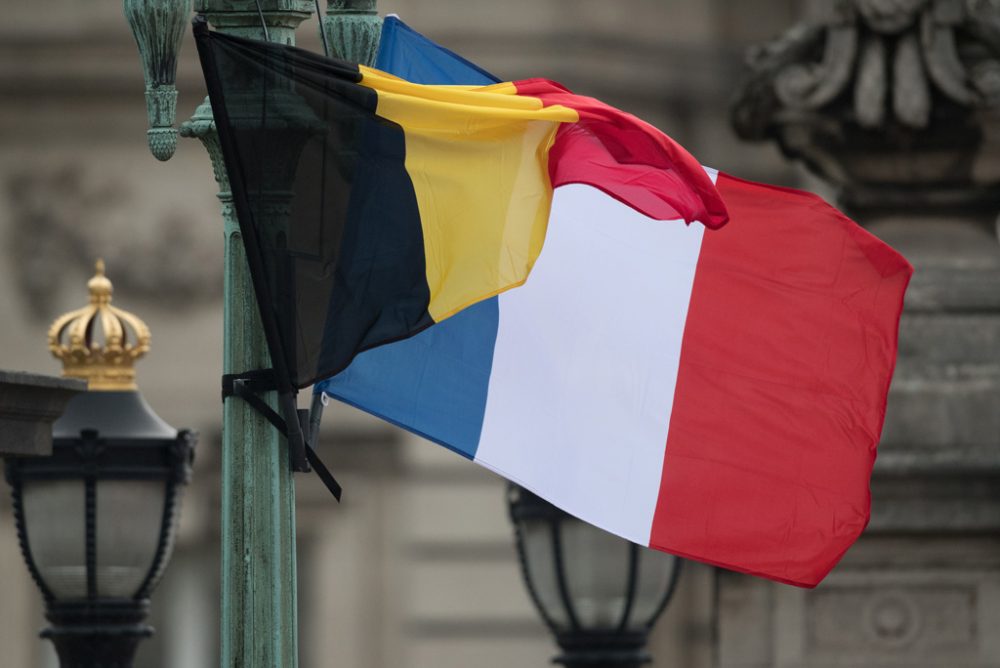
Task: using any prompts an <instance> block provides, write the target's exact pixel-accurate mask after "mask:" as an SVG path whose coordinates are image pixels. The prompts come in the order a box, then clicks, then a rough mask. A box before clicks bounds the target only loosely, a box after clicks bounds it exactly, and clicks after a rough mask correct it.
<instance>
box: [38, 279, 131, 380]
mask: <svg viewBox="0 0 1000 668" xmlns="http://www.w3.org/2000/svg"><path fill="white" fill-rule="evenodd" d="M96 270H97V271H96V273H95V274H94V277H93V278H91V279H90V280H89V281H88V282H87V289H88V290H90V304H89V305H87V306H84V307H83V308H81V309H77V310H76V311H71V312H69V313H66V314H65V315H62V316H60V317H59V318H56V321H55V322H53V323H52V326H51V327H49V350H51V351H52V354H53V355H54V356H55V357H57V358H58V359H60V360H62V363H63V376H66V377H68V378H83V379H84V380H86V381H87V384H88V389H90V390H103V391H113V390H135V389H136V385H135V368H134V367H133V364H134V362H135V360H137V359H139V358H140V357H142V356H143V355H145V354H146V353H147V352H148V351H149V339H150V335H149V328H148V327H147V326H146V323H144V322H143V321H142V320H140V319H139V318H137V317H136V316H134V315H133V314H131V313H128V312H127V311H122V310H121V309H118V308H115V307H114V306H111V293H112V292H114V288H113V286H112V285H111V281H109V280H108V278H107V277H106V276H105V275H104V260H98V261H97V265H96Z"/></svg>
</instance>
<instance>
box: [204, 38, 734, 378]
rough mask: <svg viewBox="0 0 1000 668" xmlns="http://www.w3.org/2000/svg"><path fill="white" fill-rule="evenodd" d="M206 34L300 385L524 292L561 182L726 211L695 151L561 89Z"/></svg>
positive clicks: (264, 274) (253, 238) (278, 332)
mask: <svg viewBox="0 0 1000 668" xmlns="http://www.w3.org/2000/svg"><path fill="white" fill-rule="evenodd" d="M195 32H196V38H197V42H198V47H199V53H200V55H201V59H202V65H203V69H204V71H205V79H206V82H207V84H208V90H209V96H210V98H211V102H212V109H213V113H214V116H215V119H216V123H217V126H218V130H219V136H220V143H221V147H222V151H223V154H224V157H225V163H226V169H227V173H228V175H229V179H230V183H231V186H232V191H233V197H234V203H235V206H236V209H237V214H238V217H239V220H240V225H241V229H242V231H243V233H244V235H245V236H246V237H248V256H249V258H250V260H251V265H252V269H253V273H254V277H255V280H256V281H257V282H256V283H255V287H256V288H257V293H258V300H259V302H260V304H261V314H262V316H263V318H264V325H265V328H269V329H270V330H273V331H272V334H270V335H269V343H270V345H271V348H272V356H273V355H275V354H278V355H281V356H283V357H284V360H283V361H284V363H285V364H284V366H285V367H287V371H288V375H289V377H290V382H291V384H292V385H293V386H295V387H305V386H307V385H310V384H312V383H313V382H314V381H315V380H317V379H320V378H324V377H327V376H330V375H332V374H334V373H336V372H338V371H340V370H342V369H343V368H344V367H346V366H347V365H348V364H349V363H350V361H351V360H352V359H353V358H354V356H355V355H356V354H357V353H358V352H360V351H363V350H366V349H369V348H372V347H375V346H378V345H380V344H384V343H387V342H390V341H395V340H399V339H402V338H405V337H408V336H411V335H413V334H415V333H417V332H419V331H421V330H422V329H425V328H426V327H428V326H429V325H431V324H433V323H435V322H440V321H442V320H444V319H446V318H447V317H449V316H451V315H453V314H455V313H457V312H459V311H461V310H462V309H464V308H466V307H467V306H470V305H472V304H475V303H477V302H479V301H481V300H483V299H486V298H489V297H491V296H494V295H497V294H499V293H501V292H503V291H505V290H508V289H509V288H512V287H515V286H518V285H520V284H522V283H523V282H524V281H525V279H526V278H527V276H528V274H529V272H530V271H531V268H532V266H533V265H534V263H535V261H536V259H537V257H538V253H539V252H540V250H541V248H542V244H543V241H544V239H545V232H546V227H547V224H548V219H549V209H550V205H551V198H552V189H553V187H554V186H557V185H561V184H564V183H570V182H579V183H587V184H590V185H591V186H594V187H597V188H600V189H602V190H604V191H606V192H608V193H611V194H612V195H613V196H615V197H616V198H618V199H620V200H621V201H622V202H625V203H626V204H628V205H629V206H632V207H634V208H636V209H638V210H641V211H643V212H644V213H645V214H646V215H649V216H652V217H654V218H657V219H660V220H674V219H677V218H680V219H684V220H687V221H689V222H690V221H694V220H701V221H704V222H705V223H706V224H708V225H710V226H716V227H717V226H720V225H722V224H723V223H724V222H725V220H726V212H725V206H724V205H723V203H722V201H721V198H720V197H719V195H718V193H717V191H716V190H715V187H714V185H713V184H712V182H711V180H710V179H709V178H708V177H707V176H706V175H705V173H704V171H703V170H702V169H701V168H700V165H699V164H698V163H697V161H695V160H694V158H693V157H692V156H691V155H690V154H688V153H687V151H685V150H684V149H683V148H682V147H681V146H679V145H678V144H676V143H675V142H673V141H672V140H671V139H670V138H668V137H666V136H665V135H664V134H663V133H661V132H659V131H657V130H655V129H654V128H652V127H651V126H649V125H647V124H645V123H643V122H642V121H640V120H639V119H637V118H634V117H633V116H630V115H628V114H626V113H624V112H621V111H618V110H617V109H614V108H612V107H609V106H607V105H605V104H603V103H601V102H599V101H597V100H593V99H591V98H585V97H582V96H576V95H573V94H571V93H569V92H568V91H566V90H565V89H564V88H562V87H561V86H559V85H558V84H555V83H553V82H550V81H545V80H541V79H534V80H529V81H524V82H512V83H499V84H496V85H491V86H486V87H480V86H425V85H420V84H414V83H409V82H406V81H403V80H401V79H398V78H396V77H393V76H389V75H386V74H384V73H382V72H379V71H377V70H374V69H371V68H367V67H363V66H358V65H355V64H351V63H347V62H343V61H336V60H331V59H328V58H324V57H322V56H318V55H315V54H312V53H309V52H307V51H303V50H300V49H296V48H294V47H290V46H286V45H281V44H273V43H267V42H260V41H254V40H247V39H241V38H238V37H233V36H229V35H224V34H221V33H215V32H212V31H209V30H208V28H207V27H206V25H205V24H204V22H202V23H200V24H198V25H197V26H196V30H195ZM584 163H586V164H584ZM674 224H675V223H672V222H671V223H670V225H671V226H672V225H674ZM251 242H252V244H251ZM251 245H253V246H254V248H252V249H251V248H250V246H251ZM255 257H256V258H257V259H255Z"/></svg>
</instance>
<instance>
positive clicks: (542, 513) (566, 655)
mask: <svg viewBox="0 0 1000 668" xmlns="http://www.w3.org/2000/svg"><path fill="white" fill-rule="evenodd" d="M507 501H508V507H509V511H510V519H511V522H512V523H513V524H514V534H515V542H516V545H517V555H518V560H519V564H520V568H521V575H522V576H523V578H524V582H525V585H526V587H527V589H528V595H529V596H530V598H531V600H532V602H533V603H534V604H535V607H536V608H537V609H538V612H539V614H540V615H541V617H542V619H543V621H544V622H545V625H546V626H548V627H549V630H550V631H551V632H552V634H553V636H555V639H556V643H557V644H558V645H559V647H560V649H561V650H562V653H561V654H560V655H558V656H556V657H555V658H554V659H553V663H558V664H563V665H565V666H568V667H569V668H578V667H579V668H583V667H588V668H601V667H606V668H638V667H639V666H641V665H643V664H645V663H649V662H650V661H652V657H651V656H650V655H649V653H648V652H647V651H646V649H645V648H646V644H647V642H648V640H649V632H650V630H651V629H652V627H653V625H654V624H655V623H656V620H657V619H658V618H659V617H660V615H661V614H662V613H663V611H664V610H665V609H666V607H667V605H668V604H669V603H670V599H671V598H672V596H673V594H674V590H675V589H676V587H677V582H678V579H679V577H680V573H681V565H682V564H683V561H684V560H683V559H680V558H679V557H672V555H667V554H663V555H662V556H663V557H664V558H671V557H672V558H673V559H675V560H676V561H675V564H674V566H673V569H672V571H671V573H670V576H669V582H668V583H667V586H666V588H665V590H664V592H663V595H662V599H661V600H660V601H659V602H658V603H657V604H656V605H655V607H654V609H653V611H652V614H650V615H648V616H647V617H646V619H642V620H635V619H632V616H633V613H634V610H635V605H634V604H635V600H636V596H637V593H638V584H639V567H640V556H641V551H642V550H646V549H648V548H644V547H641V546H639V545H636V544H635V543H628V563H627V568H628V572H627V576H626V592H625V604H624V606H623V609H622V613H621V616H620V618H619V620H618V623H617V624H614V625H612V626H611V627H610V628H588V627H587V626H586V625H584V624H582V623H581V621H580V616H579V615H578V614H577V609H576V607H577V606H576V605H575V603H574V601H573V598H572V595H571V592H570V586H569V584H568V578H567V575H566V558H567V555H566V551H565V550H564V548H563V539H562V533H563V524H564V523H567V522H581V520H578V519H576V518H575V517H573V516H572V515H569V514H568V513H566V512H565V511H563V510H561V509H559V508H557V507H556V506H554V505H552V504H551V503H549V502H547V501H545V500H544V499H542V498H541V497H539V496H537V495H536V494H534V493H532V492H530V491H528V490H526V489H524V488H523V487H520V486H518V485H516V484H514V483H510V484H509V485H508V490H507ZM528 522H540V523H544V524H545V525H547V529H548V534H549V540H551V544H552V558H553V559H554V561H555V563H554V564H553V568H554V573H555V578H556V585H557V589H558V592H559V603H560V605H561V606H562V610H561V611H560V613H561V614H560V616H561V617H562V618H564V619H566V620H567V624H565V625H560V624H558V623H556V621H555V619H554V615H553V611H550V610H549V609H548V608H547V607H546V605H545V603H544V602H543V600H542V597H541V596H539V593H538V590H537V587H536V583H535V582H534V579H533V577H532V572H533V571H534V569H533V568H532V565H531V564H530V563H529V561H530V560H529V556H528V553H527V549H526V539H525V536H524V531H523V528H524V525H525V523H528ZM592 530H593V531H601V529H598V528H596V527H593V528H592ZM621 541H622V542H623V543H627V542H628V541H625V539H621Z"/></svg>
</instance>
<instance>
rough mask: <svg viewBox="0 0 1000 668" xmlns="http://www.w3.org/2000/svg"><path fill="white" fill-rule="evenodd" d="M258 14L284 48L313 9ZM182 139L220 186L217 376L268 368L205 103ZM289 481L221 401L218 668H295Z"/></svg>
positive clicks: (286, 0)
mask: <svg viewBox="0 0 1000 668" xmlns="http://www.w3.org/2000/svg"><path fill="white" fill-rule="evenodd" d="M261 6H262V9H263V14H264V21H265V22H266V24H267V26H268V34H269V36H270V38H271V40H273V41H276V42H283V43H286V44H292V43H294V40H295V28H296V27H297V26H298V25H299V23H301V22H302V21H303V20H304V19H306V18H308V17H309V15H310V14H311V10H312V3H311V2H309V1H308V0H262V2H261ZM195 9H196V10H197V11H199V12H201V13H204V14H205V15H206V16H207V17H208V20H209V22H210V23H211V24H212V25H213V26H214V27H215V28H216V29H217V30H219V31H221V32H227V33H231V34H235V35H240V36H243V37H251V38H255V39H261V38H262V28H261V25H260V18H259V16H258V14H257V11H256V5H255V3H254V2H253V0H199V1H198V2H197V3H196V6H195ZM181 135H182V136H185V137H196V138H198V139H200V140H201V141H202V143H203V144H204V145H205V148H206V149H207V150H208V153H209V156H210V157H211V159H212V166H213V168H214V171H215V179H216V181H217V182H218V185H219V195H218V197H219V200H220V201H221V203H222V216H223V219H224V223H225V225H224V238H225V278H224V286H225V297H224V299H225V305H224V311H223V341H224V343H223V372H224V373H239V372H243V371H248V370H251V369H265V368H269V367H270V366H271V361H270V356H269V355H268V352H267V345H266V342H265V340H264V335H263V329H262V327H261V323H260V316H259V313H258V309H257V303H256V300H255V297H254V292H253V286H252V285H251V282H250V275H249V270H248V267H247V261H246V255H245V250H244V246H243V239H242V237H241V235H240V231H239V224H238V222H237V220H236V212H235V210H234V208H233V199H232V194H231V192H230V189H229V182H228V179H227V178H226V172H225V168H224V167H223V162H222V154H221V150H220V148H219V142H218V136H217V135H216V132H215V123H214V121H213V120H212V110H211V106H210V105H209V103H208V101H207V100H206V101H205V102H204V103H202V105H201V106H200V107H198V109H197V110H196V111H195V114H194V116H193V117H192V118H191V119H190V120H189V121H187V122H186V123H184V124H183V125H182V126H181ZM278 209H280V207H278ZM273 215H281V211H280V210H275V211H274V212H273ZM276 399H277V398H276V396H275V394H274V393H269V394H268V395H267V396H266V397H265V400H266V401H268V403H270V405H271V406H272V407H274V406H276ZM292 475H293V474H292V471H291V470H290V467H289V454H288V444H287V442H286V441H285V439H284V438H282V437H281V436H280V435H279V434H278V432H277V430H275V429H274V427H273V426H271V424H270V423H268V422H267V420H265V419H264V418H262V417H261V416H260V415H259V414H258V413H256V412H255V411H254V410H252V409H251V408H250V407H249V406H248V405H247V404H246V403H245V402H243V401H234V400H232V399H230V400H227V401H226V402H225V405H224V408H223V424H222V580H221V583H222V615H221V629H220V639H221V647H220V652H221V665H222V667H223V668H236V667H240V668H244V667H245V668H296V666H297V665H298V617H297V596H296V563H295V560H296V550H295V485H294V482H293V479H292Z"/></svg>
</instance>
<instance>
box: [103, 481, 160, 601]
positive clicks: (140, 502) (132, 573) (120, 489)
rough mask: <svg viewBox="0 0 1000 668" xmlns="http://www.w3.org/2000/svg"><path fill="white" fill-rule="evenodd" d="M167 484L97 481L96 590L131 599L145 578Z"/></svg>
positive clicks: (153, 552)
mask: <svg viewBox="0 0 1000 668" xmlns="http://www.w3.org/2000/svg"><path fill="white" fill-rule="evenodd" d="M166 493H167V491H166V483H165V482H163V481H162V480H101V481H100V482H99V483H98V485H97V590H98V594H99V595H100V596H101V597H103V598H130V597H132V596H134V595H135V594H136V593H137V592H138V591H139V587H141V586H142V583H143V582H144V581H145V579H146V576H147V575H148V574H149V571H150V569H151V568H152V567H153V560H154V558H155V557H156V549H157V546H158V545H159V543H160V534H161V531H162V527H163V504H164V503H165V499H166Z"/></svg>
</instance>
